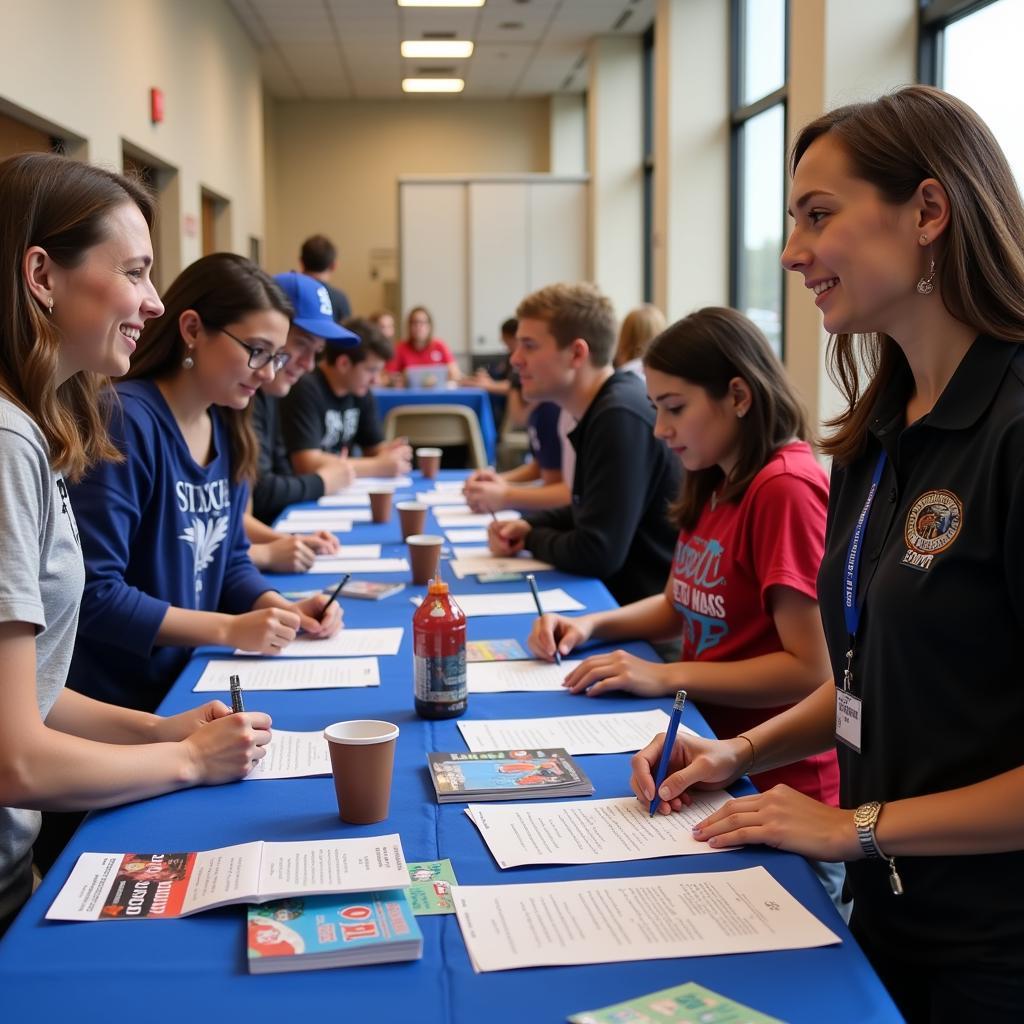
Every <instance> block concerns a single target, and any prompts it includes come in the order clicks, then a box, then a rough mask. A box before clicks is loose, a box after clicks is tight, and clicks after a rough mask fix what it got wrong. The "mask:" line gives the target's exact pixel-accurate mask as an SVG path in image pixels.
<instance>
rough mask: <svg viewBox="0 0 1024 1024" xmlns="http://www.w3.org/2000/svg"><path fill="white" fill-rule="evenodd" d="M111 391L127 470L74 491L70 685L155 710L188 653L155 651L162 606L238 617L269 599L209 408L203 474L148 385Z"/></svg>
mask: <svg viewBox="0 0 1024 1024" xmlns="http://www.w3.org/2000/svg"><path fill="white" fill-rule="evenodd" d="M117 392H118V395H119V396H120V399H121V404H120V408H117V407H116V406H115V408H114V410H113V415H112V417H111V424H110V435H111V439H112V440H113V442H114V443H115V444H116V445H117V447H118V448H119V449H120V450H121V451H122V452H123V453H124V455H125V460H124V462H121V463H112V462H104V463H100V464H99V465H98V466H96V467H94V468H93V469H92V470H90V472H89V473H88V474H87V475H86V476H85V478H84V479H83V480H82V481H81V482H80V483H78V484H75V485H74V486H73V487H72V488H71V493H72V502H73V504H74V508H75V515H76V517H77V518H78V526H79V530H80V532H81V536H82V553H83V555H84V557H85V570H86V582H85V594H84V596H83V598H82V611H81V617H80V619H79V623H78V639H77V642H76V644H75V655H74V659H73V660H72V663H71V672H70V676H69V679H68V685H69V686H71V687H72V688H73V689H75V690H78V691H79V692H80V693H84V694H87V695H88V696H90V697H95V698H96V699H98V700H104V701H109V702H110V703H112V704H119V705H121V706H123V707H129V708H139V709H142V710H146V711H152V710H153V709H155V708H156V706H157V705H158V704H159V703H160V701H161V699H162V698H163V696H164V694H165V693H166V692H167V690H168V689H169V687H170V685H171V683H173V682H174V680H175V679H176V678H177V676H178V674H179V673H180V672H181V669H182V668H183V667H184V665H185V663H186V662H187V661H188V658H189V655H190V653H191V652H190V650H189V648H187V647H158V646H155V643H156V634H157V630H158V629H159V628H160V624H161V623H162V622H163V619H164V615H165V614H166V612H167V609H168V607H169V606H171V605H173V606H175V607H177V608H188V609H196V610H199V611H219V612H229V613H232V614H238V613H240V612H247V611H251V610H252V606H253V604H254V603H255V601H256V599H257V598H258V597H259V596H260V594H262V593H264V592H266V591H268V590H272V589H273V588H272V587H271V586H270V584H269V583H268V582H267V581H266V580H265V579H264V578H263V577H262V576H261V575H260V573H259V572H258V571H257V570H256V569H255V568H254V566H253V564H252V562H250V561H249V554H248V551H249V542H248V541H247V540H246V537H245V532H244V524H243V515H244V513H245V507H246V501H247V498H248V487H247V485H245V484H234V483H232V482H231V442H230V438H229V435H228V430H227V427H226V426H225V424H224V423H223V421H222V420H221V418H220V416H219V415H218V412H217V409H216V407H213V408H211V409H210V417H211V419H212V421H213V446H212V447H213V458H212V459H211V460H210V463H209V464H208V465H206V466H200V465H198V464H197V463H196V461H195V460H194V459H193V458H192V455H191V453H190V452H189V450H188V447H187V445H186V444H185V439H184V438H183V437H182V435H181V431H180V430H179V429H178V424H177V422H176V420H175V419H174V416H173V415H172V413H171V410H170V409H169V408H168V406H167V403H166V402H165V401H164V398H163V395H161V394H160V391H159V389H158V388H157V386H156V385H155V384H154V383H153V382H152V381H149V380H133V381H125V382H123V383H121V384H118V385H117Z"/></svg>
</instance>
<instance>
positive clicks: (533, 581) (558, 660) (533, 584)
mask: <svg viewBox="0 0 1024 1024" xmlns="http://www.w3.org/2000/svg"><path fill="white" fill-rule="evenodd" d="M526 581H527V583H529V584H530V592H531V593H532V594H533V603H534V604H535V605H536V606H537V617H538V618H544V609H543V607H542V606H541V603H540V592H539V591H538V590H537V577H536V576H534V575H533V573H532V572H528V573H527V574H526ZM555 664H556V665H561V664H562V656H561V654H559V653H558V646H557V644H556V646H555Z"/></svg>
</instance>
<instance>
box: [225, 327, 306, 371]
mask: <svg viewBox="0 0 1024 1024" xmlns="http://www.w3.org/2000/svg"><path fill="white" fill-rule="evenodd" d="M213 329H214V330H215V331H220V333H221V334H226V335H227V336H228V337H229V338H230V339H231V340H232V341H237V342H238V344H239V345H241V346H242V348H244V349H245V351H246V352H248V353H249V369H250V370H262V369H263V367H264V366H266V365H267V363H270V364H271V365H272V366H273V367H274V373H277V371H278V370H280V369H281V367H283V366H284V365H285V363H287V362H288V360H289V359H291V357H292V356H291V353H290V352H276V353H275V352H271V351H270V350H269V349H265V348H258V347H257V346H256V345H250V344H249V343H248V342H247V341H242V339H241V338H239V337H237V336H236V335H234V334H232V333H231V332H230V331H228V330H225V328H223V327H214V328H213Z"/></svg>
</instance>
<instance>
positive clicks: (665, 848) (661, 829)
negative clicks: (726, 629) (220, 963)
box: [274, 732, 732, 868]
mask: <svg viewBox="0 0 1024 1024" xmlns="http://www.w3.org/2000/svg"><path fill="white" fill-rule="evenodd" d="M274 738H275V739H276V738H277V733H276V732H275V733H274ZM328 767H329V766H328ZM690 796H691V797H693V803H692V804H691V805H690V806H689V807H684V808H683V809H682V811H680V812H679V813H678V814H655V815H654V817H653V818H652V817H650V816H649V814H648V809H647V808H646V807H643V806H641V805H640V803H639V802H638V801H637V800H636V798H635V797H631V796H623V797H615V798H613V799H611V800H565V801H558V802H557V803H556V802H550V801H549V802H545V803H543V804H541V803H535V804H529V805H525V804H501V805H498V804H470V805H469V806H468V807H467V808H466V813H467V814H468V815H469V819H470V821H472V822H473V824H474V825H476V827H477V828H478V829H479V830H480V834H481V835H482V836H483V838H484V842H485V843H487V847H488V849H489V850H490V851H491V854H492V855H493V856H494V859H495V861H496V862H497V864H498V867H499V868H515V867H519V866H520V865H523V864H609V863H612V862H615V861H626V860H649V859H650V858H652V857H678V856H679V855H680V854H694V853H724V852H725V849H726V848H725V847H715V846H708V844H707V843H699V842H697V840H696V839H694V838H693V835H692V834H691V831H690V830H691V829H692V828H693V826H694V825H696V824H697V823H698V822H699V821H703V820H704V819H705V818H706V817H707V816H708V815H709V814H714V812H715V811H717V810H718V808H719V807H721V806H722V805H723V804H724V803H726V802H727V801H729V800H731V799H732V797H731V796H730V795H729V794H728V793H726V792H725V791H724V790H719V791H718V792H709V793H697V792H691V793H690Z"/></svg>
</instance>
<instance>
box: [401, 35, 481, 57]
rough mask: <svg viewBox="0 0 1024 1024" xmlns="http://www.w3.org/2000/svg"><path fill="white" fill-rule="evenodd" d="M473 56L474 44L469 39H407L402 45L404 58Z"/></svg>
mask: <svg viewBox="0 0 1024 1024" xmlns="http://www.w3.org/2000/svg"><path fill="white" fill-rule="evenodd" d="M472 55H473V44H472V42H470V41H469V40H468V39H406V40H405V41H404V42H403V43H402V56H403V57H414V58H418V57H454V58H456V59H460V58H463V57H471V56H472Z"/></svg>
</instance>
